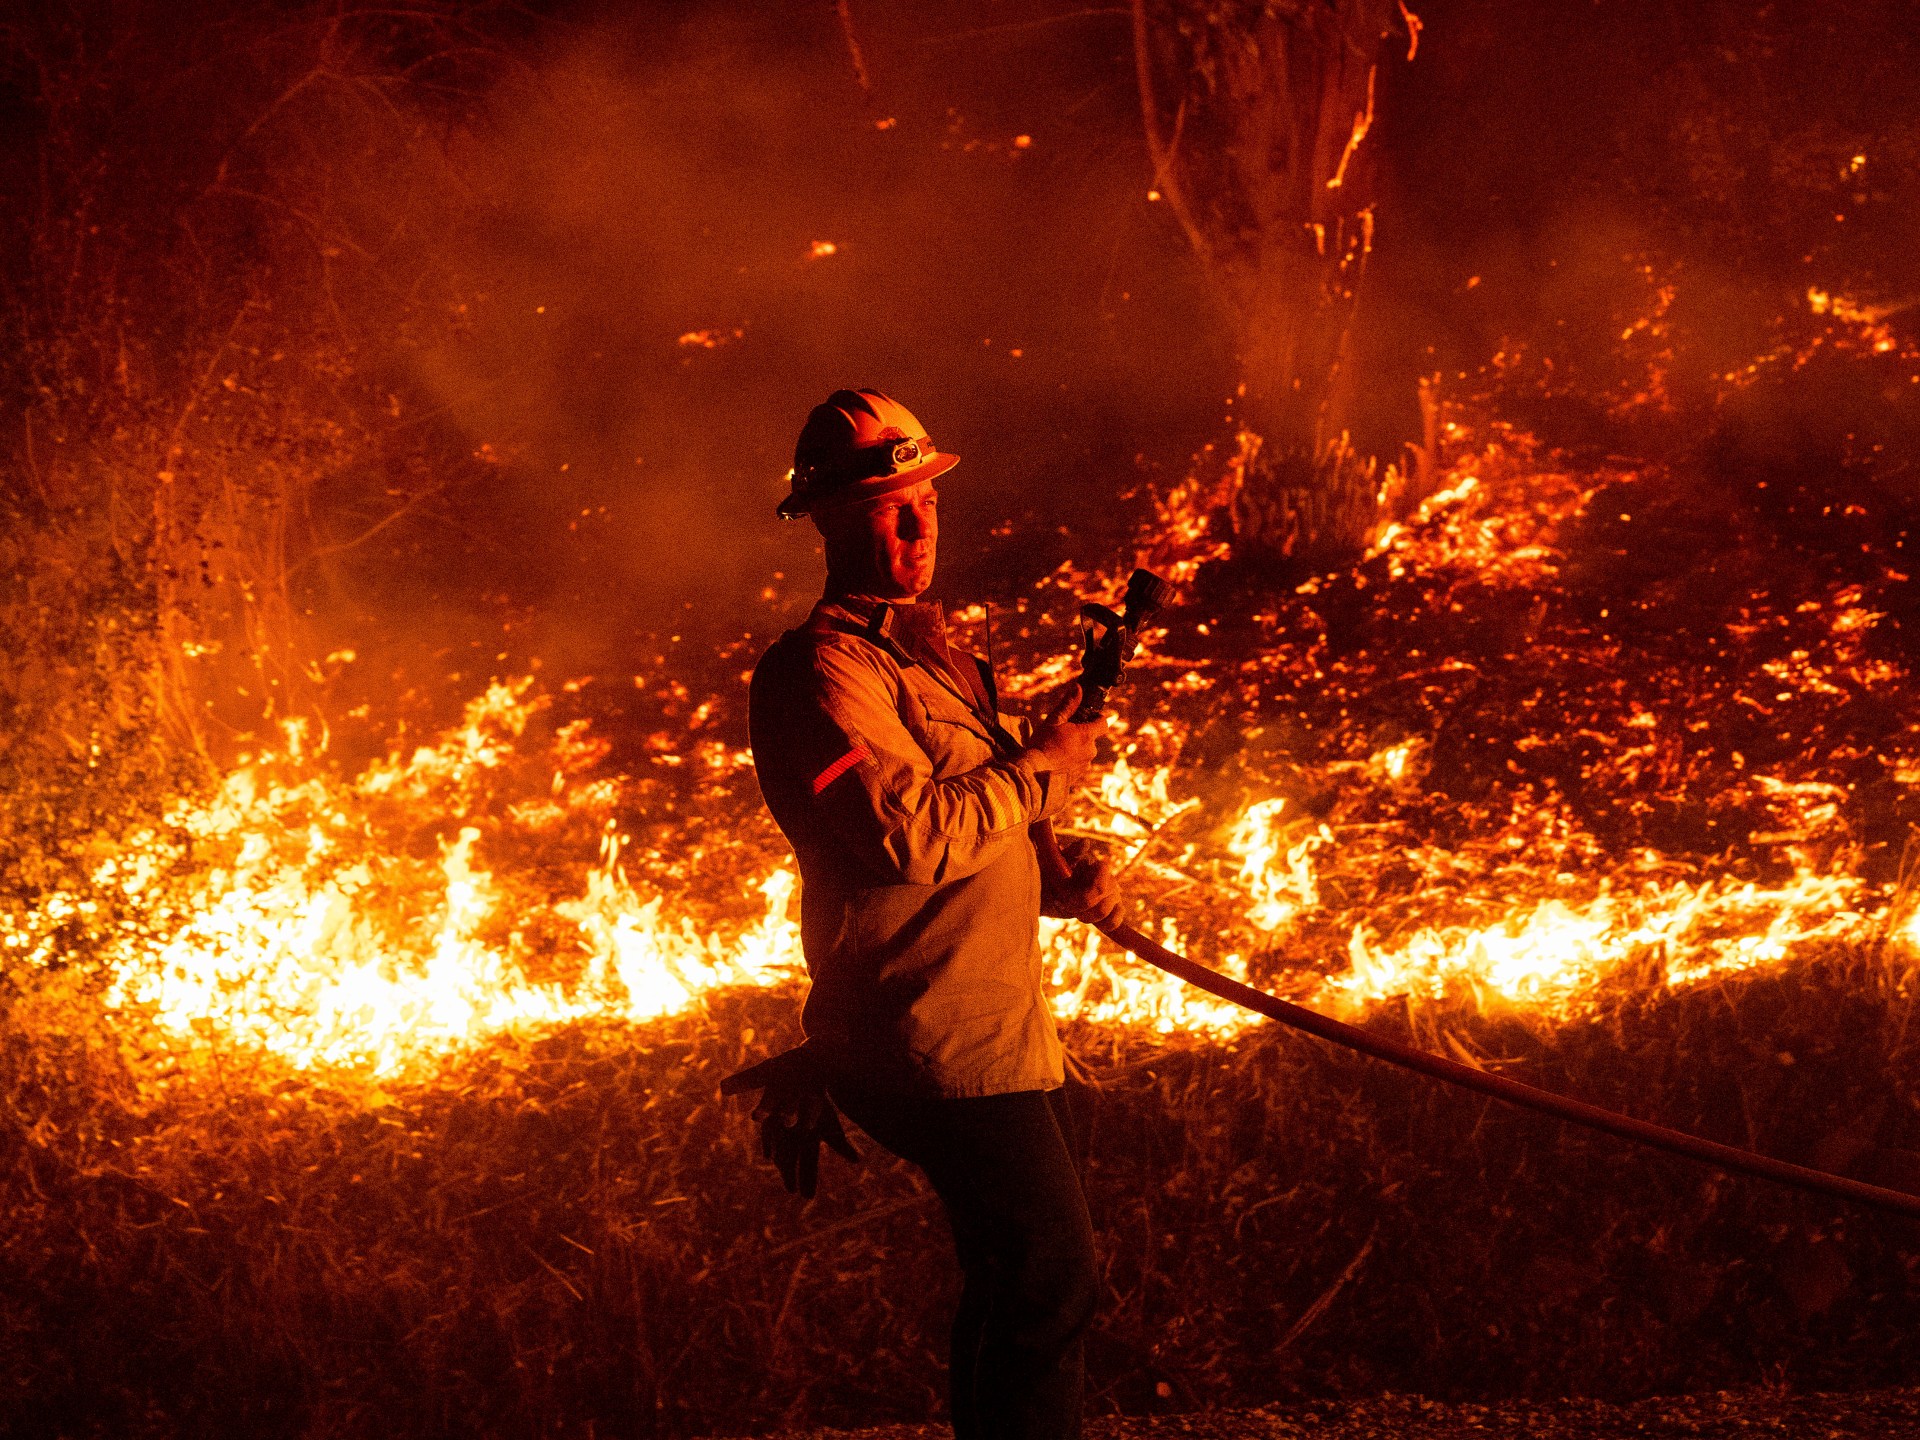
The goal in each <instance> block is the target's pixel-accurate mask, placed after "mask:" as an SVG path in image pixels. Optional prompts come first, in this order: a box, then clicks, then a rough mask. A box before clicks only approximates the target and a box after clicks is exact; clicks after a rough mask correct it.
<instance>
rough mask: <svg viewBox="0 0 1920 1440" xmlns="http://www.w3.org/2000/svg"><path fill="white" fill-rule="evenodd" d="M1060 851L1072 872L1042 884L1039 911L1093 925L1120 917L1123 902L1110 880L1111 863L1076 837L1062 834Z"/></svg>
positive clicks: (1111, 872)
mask: <svg viewBox="0 0 1920 1440" xmlns="http://www.w3.org/2000/svg"><path fill="white" fill-rule="evenodd" d="M1060 853H1061V854H1062V855H1064V856H1065V857H1066V859H1067V864H1068V865H1069V866H1070V867H1071V869H1072V873H1071V874H1070V875H1069V876H1068V878H1067V879H1066V880H1065V881H1063V882H1061V883H1059V884H1057V885H1048V886H1046V887H1045V889H1044V890H1043V892H1042V893H1041V896H1040V913H1041V914H1042V915H1052V916H1054V917H1056V918H1058V919H1061V920H1084V921H1085V922H1086V923H1087V924H1089V925H1092V926H1095V927H1096V928H1100V927H1104V926H1107V925H1111V924H1112V923H1113V922H1114V921H1116V920H1118V919H1120V917H1121V915H1122V913H1123V911H1124V910H1125V901H1123V900H1122V899H1121V898H1120V887H1119V885H1118V883H1117V882H1116V881H1115V879H1114V874H1113V866H1112V865H1110V864H1108V863H1107V860H1106V858H1105V856H1104V855H1102V854H1101V852H1100V850H1099V848H1098V847H1096V846H1095V845H1094V844H1093V842H1092V841H1090V840H1083V839H1080V838H1078V837H1077V836H1068V837H1063V838H1062V839H1061V841H1060Z"/></svg>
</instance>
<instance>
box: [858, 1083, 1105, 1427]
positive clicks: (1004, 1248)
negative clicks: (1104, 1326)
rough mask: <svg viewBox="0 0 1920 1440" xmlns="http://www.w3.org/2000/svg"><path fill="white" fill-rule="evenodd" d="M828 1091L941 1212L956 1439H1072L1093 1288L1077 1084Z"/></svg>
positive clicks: (1082, 1109)
mask: <svg viewBox="0 0 1920 1440" xmlns="http://www.w3.org/2000/svg"><path fill="white" fill-rule="evenodd" d="M1069 1084H1070V1085H1071V1084H1072V1082H1071V1081H1069ZM832 1093H833V1098H834V1099H835V1101H837V1102H838V1103H839V1105H840V1108H841V1109H842V1110H844V1111H846V1113H847V1114H848V1115H849V1116H851V1117H852V1119H853V1121H854V1122H855V1123H856V1124H857V1125H859V1127H860V1128H861V1129H862V1130H864V1131H866V1132H867V1134H869V1135H871V1136H872V1137H873V1138H874V1139H875V1140H877V1141H879V1142H880V1143H881V1144H882V1145H884V1146H886V1147H887V1149H889V1150H891V1151H893V1153H894V1154H896V1155H898V1156H900V1157H901V1158H902V1159H905V1160H908V1161H910V1162H911V1163H913V1164H915V1165H917V1166H919V1167H920V1168H921V1169H922V1170H923V1171H925V1172H926V1176H927V1179H928V1181H929V1182H930V1183H931V1184H932V1185H933V1188H934V1190H935V1192H936V1193H937V1194H938V1195H939V1196H940V1199H941V1200H942V1202H944V1204H945V1205H946V1209H947V1219H948V1221H949V1222H950V1223H951V1225H952V1227H953V1239H954V1245H955V1247H956V1248H957V1249H958V1251H959V1254H960V1269H961V1274H962V1276H963V1277H964V1283H963V1285H962V1288H961V1292H960V1309H959V1312H958V1313H957V1314H956V1315H955V1317H954V1322H953V1351H952V1360H951V1374H950V1378H951V1389H950V1393H951V1399H952V1404H953V1433H954V1436H955V1440H1074V1437H1077V1436H1078V1435H1079V1434H1080V1411H1081V1400H1082V1390H1083V1389H1084V1385H1085V1371H1084V1367H1083V1364H1082V1360H1081V1336H1082V1335H1083V1334H1084V1333H1085V1332H1086V1328H1087V1324H1088V1322H1089V1321H1090V1320H1091V1319H1092V1318H1093V1311H1094V1304H1095V1301H1096V1300H1097V1299H1098V1295H1099V1283H1100V1280H1099V1272H1098V1269H1097V1265H1096V1262H1095V1258H1094V1251H1093V1222H1092V1220H1091V1219H1090V1218H1089V1217H1088V1215H1087V1198H1086V1192H1085V1191H1084V1190H1083V1189H1082V1187H1081V1169H1082V1166H1083V1164H1084V1160H1085V1139H1084V1137H1085V1130H1086V1127H1085V1119H1086V1105H1085V1101H1086V1099H1087V1098H1088V1097H1087V1094H1086V1091H1085V1090H1084V1088H1083V1087H1080V1086H1074V1087H1073V1093H1072V1094H1069V1092H1068V1091H1066V1090H1028V1091H1022V1092H1020V1093H1018V1094H1013V1095H984V1096H980V1097H978V1098H969V1099H959V1100H947V1099H928V1098H921V1097H915V1096H904V1095H892V1094H875V1093H872V1092H863V1091H860V1090H857V1089H852V1088H850V1087H846V1086H834V1087H833V1092H832Z"/></svg>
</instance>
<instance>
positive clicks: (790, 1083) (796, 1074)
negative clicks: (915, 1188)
mask: <svg viewBox="0 0 1920 1440" xmlns="http://www.w3.org/2000/svg"><path fill="white" fill-rule="evenodd" d="M749 1090H758V1091H759V1092H760V1099H759V1102H758V1103H757V1104H756V1105H755V1106H754V1107H753V1118H754V1120H755V1121H757V1122H758V1123H759V1126H760V1153H761V1155H762V1156H763V1157H765V1158H766V1159H768V1160H771V1161H772V1162H773V1163H774V1166H775V1167H776V1168H777V1169H778V1170H779V1171H780V1179H781V1180H782V1181H783V1182H784V1183H785V1185H786V1187H787V1189H788V1190H790V1191H795V1192H797V1193H798V1194H799V1195H800V1197H801V1198H802V1199H805V1200H811V1199H812V1198H813V1196H814V1192H815V1191H816V1190H818V1189H819V1186H820V1147H821V1146H822V1145H825V1146H827V1147H829V1148H830V1149H833V1150H836V1151H838V1152H839V1153H840V1154H841V1155H843V1156H845V1157H846V1158H847V1159H848V1160H850V1161H852V1162H853V1163H854V1164H856V1165H857V1164H859V1163H860V1152H859V1151H858V1150H856V1149H854V1148H853V1142H852V1141H851V1140H849V1139H848V1138H847V1132H846V1131H845V1130H844V1129H843V1128H841V1125H840V1112H839V1110H838V1109H836V1108H835V1107H834V1103H833V1101H832V1100H831V1099H829V1098H828V1096H827V1087H826V1082H825V1081H824V1080H823V1079H822V1078H821V1075H820V1071H819V1067H818V1066H817V1065H815V1064H814V1062H813V1057H812V1056H811V1055H809V1054H808V1053H807V1047H806V1046H805V1045H801V1046H799V1047H798V1048H796V1049H793V1050H786V1051H783V1052H782V1053H780V1054H778V1055H775V1056H773V1057H772V1058H771V1059H767V1060H762V1061H761V1062H760V1063H759V1064H758V1065H749V1066H748V1067H747V1068H746V1069H745V1070H741V1071H739V1072H738V1073H736V1074H733V1075H729V1076H727V1078H726V1079H724V1080H722V1081H721V1082H720V1093H721V1094H722V1095H740V1094H744V1093H745V1092H747V1091H749Z"/></svg>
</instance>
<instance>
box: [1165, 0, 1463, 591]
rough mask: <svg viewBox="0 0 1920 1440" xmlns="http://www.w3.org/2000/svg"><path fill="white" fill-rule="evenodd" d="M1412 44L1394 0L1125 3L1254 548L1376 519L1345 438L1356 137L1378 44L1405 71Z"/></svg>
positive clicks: (1363, 126) (1367, 227)
mask: <svg viewBox="0 0 1920 1440" xmlns="http://www.w3.org/2000/svg"><path fill="white" fill-rule="evenodd" d="M1419 33H1420V21H1419V19H1418V17H1417V16H1415V15H1414V14H1413V13H1412V12H1411V11H1410V10H1408V9H1407V7H1406V6H1405V5H1404V4H1399V3H1397V0H1158V3H1155V4H1152V5H1149V3H1148V0H1133V44H1134V68H1135V76H1136V81H1137V84H1138V86H1139V92H1140V111H1141V117H1142V119H1143V121H1144V123H1145V129H1146V138H1147V147H1148V151H1149V153H1150V155H1151V158H1152V162H1153V170H1154V194H1155V196H1157V197H1159V198H1162V199H1164V200H1165V201H1166V203H1167V205H1168V207H1169V208H1170V209H1171V210H1172V212H1173V215H1174V218H1175V219H1176V221H1177V222H1178V223H1179V226H1180V229H1181V231H1182V232H1183V233H1184V235H1185V236H1186V239H1187V242H1188V244H1189V245H1191V246H1192V248H1193V252H1194V254H1195V256H1196V257H1197V258H1198V260H1199V262H1200V265H1201V267H1202V268H1203V270H1204V271H1205V272H1206V274H1207V277H1208V279H1209V281H1210V283H1211V285H1212V288H1213V291H1214V294H1215V296H1216V297H1217V299H1218V302H1219V304H1220V307H1221V309H1222V311H1223V312H1224V314H1225V316H1226V319H1227V322H1228V324H1229V325H1230V326H1231V328H1232V331H1233V335H1234V340H1235V346H1236V350H1237V354H1238V360H1239V365H1240V370H1241V375H1242V380H1241V387H1240V399H1241V408H1240V412H1239V420H1240V423H1241V427H1242V429H1241V463H1242V467H1243V472H1242V473H1243V483H1242V484H1241V485H1240V487H1239V489H1238V493H1237V495H1236V497H1235V506H1234V521H1235V529H1236V531H1237V532H1238V533H1239V534H1240V536H1241V537H1242V539H1243V541H1244V542H1246V544H1247V545H1248V546H1249V547H1250V548H1251V549H1253V550H1255V551H1257V552H1264V553H1266V554H1268V555H1280V556H1289V557H1292V556H1302V557H1304V556H1307V555H1310V554H1315V553H1323V552H1333V553H1337V552H1340V551H1342V550H1346V549H1352V548H1355V547H1356V542H1360V541H1363V540H1364V538H1365V532H1366V530H1367V528H1368V527H1370V526H1371V525H1372V523H1373V520H1374V516H1375V508H1376V503H1375V499H1374V496H1375V493H1376V490H1377V488H1378V487H1377V482H1376V477H1375V467H1374V464H1373V463H1372V462H1371V461H1368V462H1366V463H1356V457H1355V456H1354V454H1353V450H1352V446H1351V444H1350V442H1349V440H1348V437H1347V432H1346V427H1345V421H1346V416H1347V410H1348V404H1349V399H1350V395H1351V390H1352V386H1353V380H1354V376H1353V367H1352V355H1351V340H1352V329H1353V320H1354V311H1355V307H1356V304H1357V302H1358V298H1359V290H1360V280H1361V275H1362V272H1363V271H1364V270H1365V268H1366V262H1367V254H1368V252H1369V250H1370V249H1371V248H1372V244H1373V225H1374V201H1373V183H1372V181H1373V174H1372V171H1373V162H1372V147H1369V146H1368V145H1367V144H1366V143H1365V142H1366V139H1367V135H1368V132H1369V131H1370V129H1371V128H1372V125H1373V119H1374V105H1375V97H1376V90H1377V88H1378V82H1379V69H1380V56H1381V54H1382V52H1383V47H1384V42H1385V41H1386V40H1387V39H1388V38H1389V37H1392V36H1396V35H1397V36H1399V37H1402V38H1404V39H1405V41H1406V43H1407V51H1406V54H1407V58H1408V59H1409V60H1411V59H1412V58H1413V55H1414V52H1415V51H1416V49H1417V48H1418V44H1419ZM1170 77H1178V78H1177V79H1171V78H1170ZM1430 445H1431V440H1430V437H1429V438H1428V448H1430ZM1416 453H1420V452H1416Z"/></svg>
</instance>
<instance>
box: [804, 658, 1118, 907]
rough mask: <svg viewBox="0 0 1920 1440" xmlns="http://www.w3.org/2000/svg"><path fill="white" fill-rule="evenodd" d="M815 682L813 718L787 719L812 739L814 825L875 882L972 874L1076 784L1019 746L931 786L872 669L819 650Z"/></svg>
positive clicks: (880, 675)
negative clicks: (876, 877)
mask: <svg viewBox="0 0 1920 1440" xmlns="http://www.w3.org/2000/svg"><path fill="white" fill-rule="evenodd" d="M813 679H814V684H813V687H812V694H811V695H809V696H808V697H807V704H808V708H809V711H810V712H811V713H810V714H808V715H805V716H801V717H796V718H798V719H800V720H801V721H802V729H803V730H815V731H817V732H818V733H817V735H815V736H814V737H812V740H811V741H810V743H809V744H808V748H810V749H813V750H814V751H815V754H814V756H813V760H814V761H815V762H817V764H816V768H815V769H814V770H812V771H811V772H810V780H809V783H810V785H811V787H812V789H813V792H814V798H815V803H816V804H817V805H818V807H819V814H820V817H821V820H822V822H823V823H824V824H825V825H826V826H827V827H828V828H829V829H831V830H832V831H833V832H834V833H835V834H836V836H837V837H838V838H839V839H840V840H841V841H842V843H844V844H845V845H847V846H848V847H849V848H850V849H851V850H852V851H853V852H854V854H855V856H856V857H857V858H859V859H860V860H861V861H863V862H865V864H866V865H867V866H868V867H869V868H871V869H874V870H876V871H877V872H879V873H880V874H883V875H886V876H889V877H891V878H894V879H897V880H899V881H903V882H905V883H907V884H911V885H938V884H941V883H943V882H945V881H947V880H953V879H957V878H959V877H960V876H963V875H969V874H972V873H973V872H975V871H977V870H981V869H983V868H985V867H986V865H987V864H989V863H990V862H991V861H992V860H994V859H995V858H996V857H997V856H998V855H999V854H1000V853H1001V851H1002V850H1003V849H1004V848H1005V847H1006V846H1008V845H1010V844H1014V843H1017V842H1018V841H1019V840H1020V839H1021V837H1022V836H1024V834H1025V832H1026V829H1027V827H1028V826H1029V825H1031V824H1032V823H1033V822H1035V821H1036V820H1041V819H1045V818H1046V817H1047V816H1049V815H1052V814H1053V813H1054V812H1055V811H1057V810H1058V809H1059V808H1060V806H1061V805H1062V804H1064V803H1065V800H1066V798H1067V795H1068V793H1069V792H1070V791H1071V789H1072V784H1073V782H1074V781H1075V780H1076V779H1077V778H1078V777H1077V776H1076V775H1075V774H1073V773H1072V770H1071V767H1069V766H1064V765H1061V764H1059V763H1058V762H1057V757H1056V756H1055V755H1053V754H1051V753H1049V752H1046V751H1044V750H1041V749H1038V748H1028V749H1025V750H1022V751H1021V752H1020V753H1019V754H1018V755H1012V756H996V757H995V758H993V759H991V760H989V761H987V762H986V763H985V764H983V765H980V766H978V767H976V768H975V769H973V770H969V771H967V772H966V773H965V774H962V775H953V776H948V777H946V778H944V779H935V778H934V774H933V763H932V761H931V760H930V759H929V758H928V756H927V753H926V752H925V751H924V750H922V749H921V748H920V745H919V743H918V742H917V741H916V740H915V739H914V738H913V736H912V734H911V733H910V732H909V731H908V730H907V728H906V726H905V724H904V723H902V721H901V719H900V712H899V696H898V693H897V691H896V688H895V686H896V683H897V682H896V681H895V680H894V679H893V677H892V676H890V675H889V674H888V673H887V672H886V671H885V670H884V669H883V668H881V666H880V665H879V664H877V663H876V662H875V660H874V659H872V658H870V657H869V656H868V655H867V654H865V653H862V650H861V649H856V648H854V647H852V646H846V645H827V646H822V647H821V648H820V649H819V650H818V651H817V652H816V653H815V655H814V665H813ZM820 740H824V741H825V742H826V743H825V744H820V743H818V742H819V741H820ZM828 751H831V752H832V753H831V754H829V753H827V752H828ZM1083 768H1084V767H1083Z"/></svg>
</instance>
